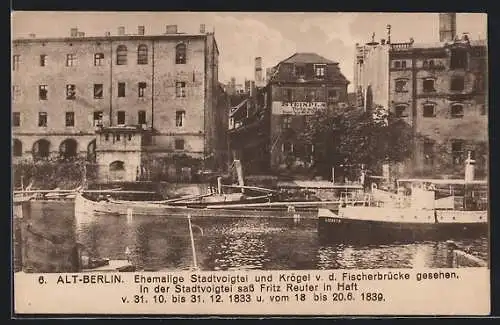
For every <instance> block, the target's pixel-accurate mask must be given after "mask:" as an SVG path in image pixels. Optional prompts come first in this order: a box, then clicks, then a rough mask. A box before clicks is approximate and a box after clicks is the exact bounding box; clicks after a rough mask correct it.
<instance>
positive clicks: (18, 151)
mask: <svg viewBox="0 0 500 325" xmlns="http://www.w3.org/2000/svg"><path fill="white" fill-rule="evenodd" d="M12 147H13V148H12V155H13V156H14V157H21V156H22V155H23V143H22V142H21V141H20V140H18V139H14V143H13V145H12Z"/></svg>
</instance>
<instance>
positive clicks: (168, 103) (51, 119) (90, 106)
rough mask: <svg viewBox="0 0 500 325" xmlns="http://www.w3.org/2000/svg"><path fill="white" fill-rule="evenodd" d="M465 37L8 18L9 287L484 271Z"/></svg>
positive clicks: (90, 16) (160, 16)
mask: <svg viewBox="0 0 500 325" xmlns="http://www.w3.org/2000/svg"><path fill="white" fill-rule="evenodd" d="M486 18H487V16H486V14H481V13H452V12H449V13H396V12H393V13H376V12H371V13H370V12H365V13H355V12H353V13H348V12H325V13H320V12H318V13H314V12H310V13H299V12H288V13H279V12H273V13H266V12H259V13H251V12H78V11H74V12H48V11H47V12H29V11H25V12H23V11H19V12H13V13H12V16H11V23H12V45H11V59H12V68H11V82H12V89H11V91H12V93H11V94H12V106H11V112H12V116H11V118H12V122H11V125H12V142H11V146H12V151H11V154H12V165H11V166H12V197H13V202H12V206H13V218H12V220H13V222H12V224H13V225H12V227H13V229H12V252H13V269H14V273H15V274H35V273H36V274H38V273H53V274H55V273H75V274H77V273H84V272H137V274H147V273H146V272H177V271H179V272H181V271H182V272H184V271H189V272H202V271H233V272H229V273H221V274H225V275H227V274H229V276H231V274H235V273H236V272H241V271H250V270H259V271H300V270H365V269H366V270H368V269H394V272H396V271H397V270H401V269H405V270H409V269H416V270H418V269H436V270H437V269H450V270H455V269H457V268H484V269H489V267H490V262H489V261H490V253H489V251H490V241H489V226H490V224H489V221H490V215H489V176H488V169H489V149H488V139H489V136H488V47H487V43H488V42H487V39H488V38H487V19H486ZM143 272H144V273H143ZM103 274H105V273H103ZM106 274H107V273H106ZM113 274H114V273H113ZM116 274H118V273H116ZM120 274H121V273H120ZM238 274H239V273H238ZM391 274H392V273H391ZM452 274H454V273H452ZM287 279H288V278H287ZM40 283H43V281H42V282H40ZM266 290H267V289H266ZM146 292H147V291H146ZM485 294H486V292H485ZM488 294H489V293H488ZM298 297H299V296H298ZM315 297H316V296H315ZM363 297H365V296H363ZM155 299H156V298H155ZM172 299H174V300H175V299H177V298H175V297H174V298H172ZM179 299H180V298H179ZM231 299H233V298H231ZM297 299H299V298H297ZM363 299H365V298H363ZM370 299H371V298H370Z"/></svg>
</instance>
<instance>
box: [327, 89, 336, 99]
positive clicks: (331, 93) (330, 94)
mask: <svg viewBox="0 0 500 325" xmlns="http://www.w3.org/2000/svg"><path fill="white" fill-rule="evenodd" d="M335 98H337V90H336V89H329V90H328V99H330V100H331V99H335Z"/></svg>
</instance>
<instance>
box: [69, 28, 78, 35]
mask: <svg viewBox="0 0 500 325" xmlns="http://www.w3.org/2000/svg"><path fill="white" fill-rule="evenodd" d="M70 35H71V37H77V36H78V28H71V30H70Z"/></svg>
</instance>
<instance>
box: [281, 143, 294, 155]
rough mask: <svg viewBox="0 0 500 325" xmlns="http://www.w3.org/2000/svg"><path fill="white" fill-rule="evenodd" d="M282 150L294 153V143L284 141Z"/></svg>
mask: <svg viewBox="0 0 500 325" xmlns="http://www.w3.org/2000/svg"><path fill="white" fill-rule="evenodd" d="M281 150H282V151H283V152H284V153H292V152H293V143H291V142H283V145H282V147H281Z"/></svg>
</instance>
